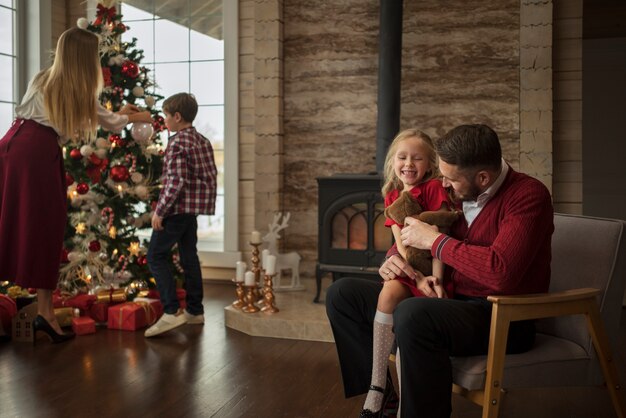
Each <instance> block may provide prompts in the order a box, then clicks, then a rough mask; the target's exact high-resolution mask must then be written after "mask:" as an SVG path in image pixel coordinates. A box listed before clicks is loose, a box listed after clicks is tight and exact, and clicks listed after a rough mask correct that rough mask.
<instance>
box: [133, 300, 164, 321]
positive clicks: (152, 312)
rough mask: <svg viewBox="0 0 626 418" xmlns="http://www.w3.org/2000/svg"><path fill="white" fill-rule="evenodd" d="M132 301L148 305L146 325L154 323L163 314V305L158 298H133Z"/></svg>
mask: <svg viewBox="0 0 626 418" xmlns="http://www.w3.org/2000/svg"><path fill="white" fill-rule="evenodd" d="M133 302H135V303H141V304H146V306H147V307H148V311H146V314H147V315H146V322H147V323H148V325H152V324H154V323H155V322H156V321H157V320H158V319H159V318H160V317H161V315H163V305H162V304H161V301H160V300H159V299H150V298H135V300H133Z"/></svg>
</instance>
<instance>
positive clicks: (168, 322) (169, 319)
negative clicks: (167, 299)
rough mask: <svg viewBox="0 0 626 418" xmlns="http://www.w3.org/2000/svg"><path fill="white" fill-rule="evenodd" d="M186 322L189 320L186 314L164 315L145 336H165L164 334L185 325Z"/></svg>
mask: <svg viewBox="0 0 626 418" xmlns="http://www.w3.org/2000/svg"><path fill="white" fill-rule="evenodd" d="M186 322H187V319H186V318H185V315H184V314H180V315H175V314H163V315H162V316H161V318H160V319H159V320H158V321H157V322H156V324H154V325H152V326H151V327H150V328H148V329H147V330H146V332H145V334H144V336H146V337H154V336H155V335H159V334H163V333H164V332H167V331H170V330H172V329H174V328H176V327H179V326H181V325H184V324H185V323H186Z"/></svg>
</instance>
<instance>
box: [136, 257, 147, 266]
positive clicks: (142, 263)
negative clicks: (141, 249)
mask: <svg viewBox="0 0 626 418" xmlns="http://www.w3.org/2000/svg"><path fill="white" fill-rule="evenodd" d="M137 264H139V265H140V266H145V265H147V264H148V258H147V257H146V256H145V255H140V256H139V257H137Z"/></svg>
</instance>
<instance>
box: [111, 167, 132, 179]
mask: <svg viewBox="0 0 626 418" xmlns="http://www.w3.org/2000/svg"><path fill="white" fill-rule="evenodd" d="M109 177H111V179H112V180H113V181H115V182H117V183H120V182H122V181H126V180H128V178H129V177H130V174H129V172H128V167H126V166H125V165H116V166H113V167H111V170H109Z"/></svg>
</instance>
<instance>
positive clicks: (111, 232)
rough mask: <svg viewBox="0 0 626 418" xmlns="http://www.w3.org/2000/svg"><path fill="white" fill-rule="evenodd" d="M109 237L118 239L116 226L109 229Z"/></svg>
mask: <svg viewBox="0 0 626 418" xmlns="http://www.w3.org/2000/svg"><path fill="white" fill-rule="evenodd" d="M109 236H110V237H111V238H112V239H115V237H117V228H115V227H114V226H112V227H111V228H109Z"/></svg>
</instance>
